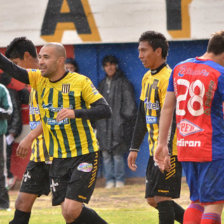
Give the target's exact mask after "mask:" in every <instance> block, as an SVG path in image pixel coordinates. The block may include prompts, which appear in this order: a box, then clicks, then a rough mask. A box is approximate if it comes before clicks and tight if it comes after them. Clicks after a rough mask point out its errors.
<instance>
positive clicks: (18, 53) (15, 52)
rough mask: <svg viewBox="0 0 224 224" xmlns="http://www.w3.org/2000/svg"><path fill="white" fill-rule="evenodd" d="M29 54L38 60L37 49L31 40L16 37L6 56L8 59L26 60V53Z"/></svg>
mask: <svg viewBox="0 0 224 224" xmlns="http://www.w3.org/2000/svg"><path fill="white" fill-rule="evenodd" d="M25 52H29V53H30V55H31V56H32V57H33V58H37V51H36V47H35V46H34V44H33V42H32V41H31V40H28V39H27V38H26V37H16V38H14V39H13V41H11V43H10V44H9V45H8V46H7V47H6V52H5V55H6V57H7V58H11V59H14V58H20V59H24V53H25Z"/></svg>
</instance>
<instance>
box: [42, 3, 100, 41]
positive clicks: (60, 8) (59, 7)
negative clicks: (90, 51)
mask: <svg viewBox="0 0 224 224" xmlns="http://www.w3.org/2000/svg"><path fill="white" fill-rule="evenodd" d="M86 15H88V17H87V16H86ZM65 30H76V31H77V33H78V35H79V36H80V37H81V39H83V40H84V41H85V39H88V40H89V39H90V40H93V41H94V40H100V38H99V34H98V31H97V28H96V26H95V21H94V18H93V15H92V13H91V12H90V7H89V4H88V0H84V1H82V0H75V1H74V0H49V1H48V5H47V9H46V13H45V16H44V20H43V23H42V28H41V37H42V38H43V39H45V40H46V41H59V42H60V41H61V38H62V35H63V32H64V31H65ZM96 31H97V33H94V32H96ZM88 37H89V38H88ZM96 37H97V38H96ZM94 38H95V39H94Z"/></svg>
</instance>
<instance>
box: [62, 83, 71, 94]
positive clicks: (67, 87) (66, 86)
mask: <svg viewBox="0 0 224 224" xmlns="http://www.w3.org/2000/svg"><path fill="white" fill-rule="evenodd" d="M69 92H70V84H62V93H69Z"/></svg>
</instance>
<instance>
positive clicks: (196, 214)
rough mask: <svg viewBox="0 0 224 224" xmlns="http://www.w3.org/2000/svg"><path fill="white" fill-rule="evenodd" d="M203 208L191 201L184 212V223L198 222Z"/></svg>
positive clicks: (192, 223)
mask: <svg viewBox="0 0 224 224" xmlns="http://www.w3.org/2000/svg"><path fill="white" fill-rule="evenodd" d="M203 212H204V208H203V207H202V206H201V205H199V204H195V203H191V204H190V205H189V207H188V208H187V209H186V211H185V213H184V224H200V223H201V218H202V214H203Z"/></svg>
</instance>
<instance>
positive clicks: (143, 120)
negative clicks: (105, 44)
mask: <svg viewBox="0 0 224 224" xmlns="http://www.w3.org/2000/svg"><path fill="white" fill-rule="evenodd" d="M138 50H139V58H140V60H141V61H142V63H143V65H144V67H145V68H149V69H150V70H149V71H147V72H146V74H145V75H144V77H143V79H142V90H141V96H140V105H139V109H138V115H137V120H136V124H135V129H134V133H133V136H132V143H131V148H130V153H129V156H128V166H129V168H130V169H131V170H132V171H135V170H136V168H137V166H136V159H137V155H138V152H139V148H140V145H141V143H142V140H143V138H144V136H145V134H146V133H147V132H148V143H149V152H150V157H149V161H148V167H147V171H146V193H145V197H146V200H147V202H148V203H149V205H151V206H153V207H155V208H156V209H158V211H159V223H160V224H173V223H174V220H177V221H178V222H180V223H182V221H183V214H184V209H183V208H182V207H181V206H179V205H178V204H177V203H175V202H174V201H173V200H172V198H179V196H180V188H181V175H182V172H181V170H182V169H181V164H180V163H179V162H178V161H177V151H176V124H175V122H173V126H172V128H171V132H170V142H169V149H170V154H171V161H172V169H171V170H170V171H169V172H165V173H162V172H161V171H160V170H159V168H158V166H157V165H156V164H155V163H154V160H153V156H154V153H155V149H156V147H157V144H158V134H159V133H158V131H159V118H160V112H161V108H162V106H163V103H164V99H165V95H166V90H167V86H168V81H169V77H170V73H171V69H170V67H169V66H168V65H167V63H166V57H167V53H168V42H167V40H166V38H165V37H164V35H163V34H161V33H157V32H154V31H147V32H145V33H143V34H142V35H141V37H140V39H139V46H138Z"/></svg>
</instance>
